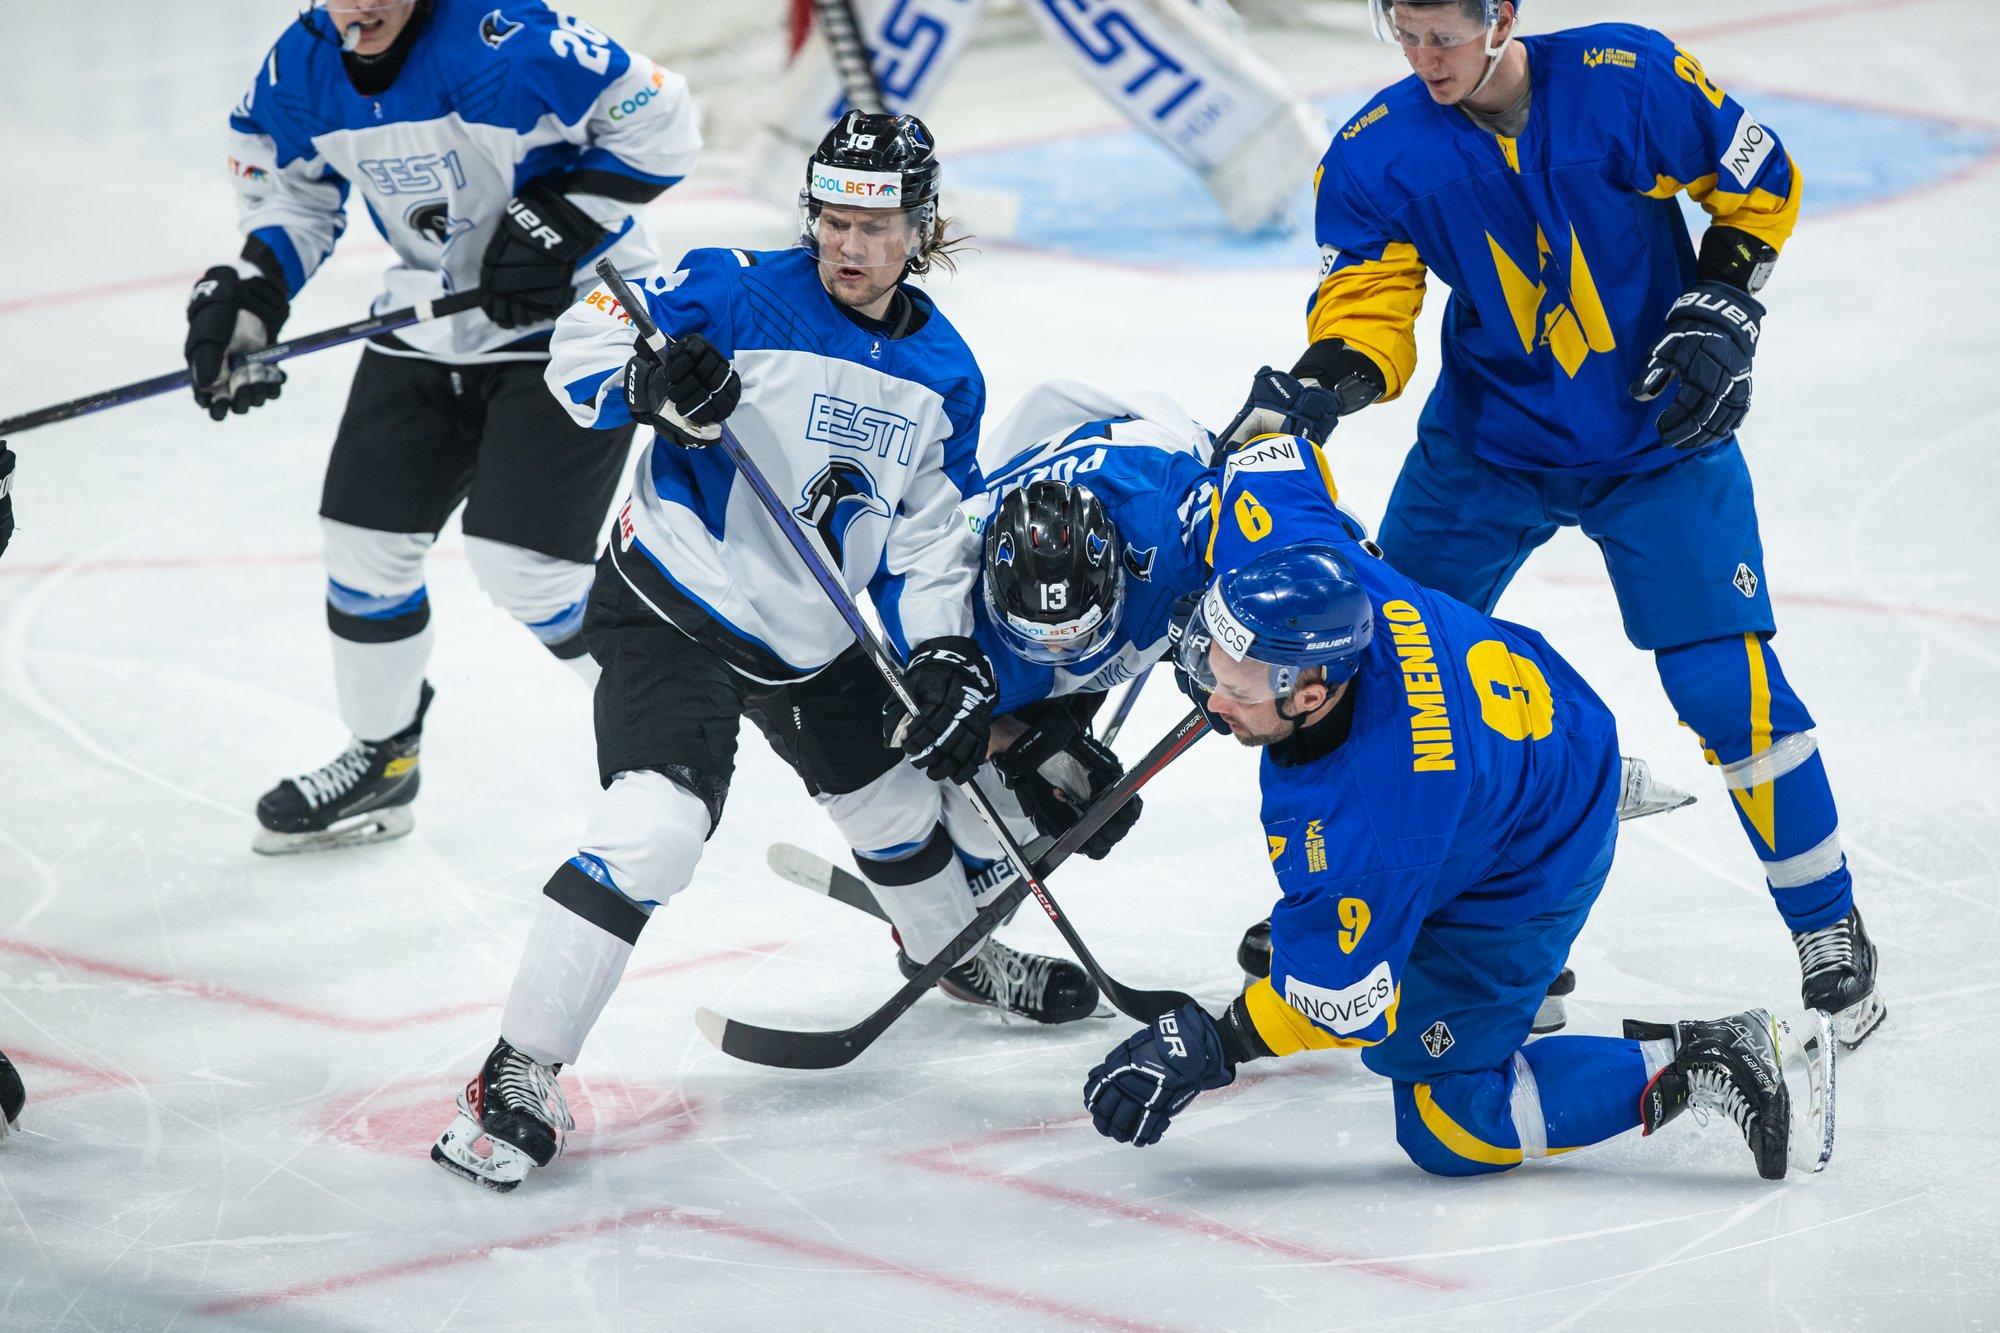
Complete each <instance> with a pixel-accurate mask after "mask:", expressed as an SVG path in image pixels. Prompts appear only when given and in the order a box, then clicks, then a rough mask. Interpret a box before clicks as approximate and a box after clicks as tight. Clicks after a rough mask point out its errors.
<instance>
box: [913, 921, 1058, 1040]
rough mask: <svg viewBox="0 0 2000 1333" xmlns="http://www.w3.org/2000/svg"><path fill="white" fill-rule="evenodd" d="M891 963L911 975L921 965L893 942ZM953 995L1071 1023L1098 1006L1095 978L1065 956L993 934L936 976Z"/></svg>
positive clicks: (1045, 1019) (1025, 1015)
mask: <svg viewBox="0 0 2000 1333" xmlns="http://www.w3.org/2000/svg"><path fill="white" fill-rule="evenodd" d="M896 965H897V966H898V967H900V968H902V969H903V975H904V976H906V977H913V976H915V975H916V974H917V973H918V972H920V971H922V970H923V965H922V964H921V963H919V962H917V961H916V960H915V959H913V958H911V957H910V955H909V954H907V953H905V952H903V949H902V944H901V942H900V941H898V943H897V946H896ZM938 989H939V990H941V991H943V992H944V993H945V994H946V995H949V996H951V997H952V998H953V999H954V1000H964V1001H965V1002H966V1003H968V1004H983V1005H986V1006H988V1007H989V1008H994V1009H1000V1010H1004V1011H1005V1012H1007V1013H1010V1014H1019V1015H1021V1016H1022V1017H1023V1018H1031V1019H1033V1020H1034V1021H1035V1022H1037V1023H1074V1022H1076V1021H1077V1020H1078V1019H1079V1018H1089V1017H1090V1016H1091V1015H1092V1014H1094V1013H1096V1012H1097V983H1096V982H1094V981H1092V980H1091V979H1090V975H1089V974H1088V973H1086V972H1085V971H1084V970H1083V969H1082V968H1081V967H1079V966H1077V965H1076V964H1075V963H1073V962H1071V961H1070V960H1069V959H1067V958H1051V957H1049V956H1048V955H1046V954H1038V953H1023V952H1021V951H1020V950H1019V949H1011V948H1009V947H1007V946H1006V945H1004V944H1002V943H1001V942H1000V941H998V940H996V939H991V938H989V939H987V941H986V942H985V943H984V944H981V945H980V946H979V952H978V953H975V954H973V955H972V957H970V958H968V959H966V960H965V961H964V962H962V963H960V964H959V965H958V966H957V967H954V968H953V969H951V971H949V972H947V973H945V974H944V976H942V977H940V978H939V979H938Z"/></svg>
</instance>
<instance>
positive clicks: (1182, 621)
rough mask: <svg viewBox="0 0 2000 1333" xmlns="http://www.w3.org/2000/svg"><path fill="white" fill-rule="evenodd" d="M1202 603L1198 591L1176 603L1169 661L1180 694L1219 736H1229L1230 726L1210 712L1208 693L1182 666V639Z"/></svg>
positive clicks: (1169, 634) (1169, 633)
mask: <svg viewBox="0 0 2000 1333" xmlns="http://www.w3.org/2000/svg"><path fill="white" fill-rule="evenodd" d="M1200 601H1201V593H1200V592H1199V591H1197V592H1191V593H1189V594H1187V595H1186V596H1185V597H1182V598H1181V599H1180V600H1179V601H1177V602H1175V603H1174V609H1173V612H1172V613H1171V615H1170V616H1169V618H1168V620H1167V660H1168V661H1169V662H1172V663H1173V664H1174V684H1175V685H1176V686H1177V687H1178V688H1179V689H1180V692H1181V693H1182V694H1185V695H1186V696H1187V697H1188V702H1189V703H1191V704H1193V705H1194V706H1195V707H1196V708H1199V709H1200V710H1201V715H1202V716H1203V717H1204V718H1206V719H1208V725H1209V727H1210V728H1211V729H1213V730H1214V731H1215V733H1216V734H1217V735H1218V736H1227V735H1229V734H1230V730H1229V724H1228V723H1227V722H1224V721H1223V720H1222V719H1221V718H1219V717H1217V716H1216V715H1215V714H1214V713H1212V712H1210V711H1209V708H1208V691H1207V690H1204V689H1203V688H1202V687H1201V686H1199V685H1197V684H1195V683H1194V681H1193V679H1191V678H1190V677H1189V676H1188V673H1187V672H1185V671H1183V670H1181V666H1180V648H1181V639H1182V637H1183V636H1184V635H1186V633H1187V627H1188V621H1189V620H1190V619H1191V618H1192V617H1193V616H1194V608H1195V606H1196V605H1197V604H1198V603H1199V602H1200ZM1204 651H1206V650H1205V649H1204Z"/></svg>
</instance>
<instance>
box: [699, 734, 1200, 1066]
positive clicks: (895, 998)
mask: <svg viewBox="0 0 2000 1333" xmlns="http://www.w3.org/2000/svg"><path fill="white" fill-rule="evenodd" d="M1207 731H1208V722H1207V720H1206V719H1205V718H1203V716H1202V714H1201V710H1200V709H1196V710H1194V711H1193V712H1191V713H1189V714H1188V715H1187V716H1186V717H1184V718H1182V719H1181V720H1180V723H1179V725H1177V726H1176V727H1175V728H1174V729H1173V730H1172V731H1170V732H1168V733H1167V735H1166V736H1165V737H1163V738H1162V739H1161V741H1160V743H1159V744H1158V745H1155V746H1154V747H1153V748H1152V750H1151V751H1150V752H1149V753H1148V754H1147V755H1146V757H1145V758H1143V759H1141V760H1140V761H1139V762H1138V763H1136V764H1134V765H1133V766H1132V767H1131V768H1130V769H1129V770H1127V772H1126V774H1125V776H1124V777H1122V778H1120V779H1118V781H1117V782H1116V783H1114V784H1113V785H1112V786H1111V788H1110V789H1109V790H1108V791H1106V792H1105V793H1104V795H1102V796H1100V797H1098V798H1097V800H1096V801H1094V802H1093V803H1092V804H1091V806H1090V808H1089V809H1088V810H1086V811H1084V813H1083V818H1082V819H1080V820H1078V821H1077V823H1076V826H1075V827H1074V828H1072V829H1070V830H1069V832H1067V833H1065V834H1063V835H1062V837H1060V838H1058V839H1056V842H1055V845H1054V846H1052V847H1050V848H1049V850H1048V854H1047V855H1045V856H1043V857H1041V858H1040V859H1039V860H1038V861H1037V862H1036V863H1035V875H1036V876H1037V878H1038V879H1039V877H1040V876H1043V875H1046V874H1048V873H1049V872H1050V871H1052V870H1054V869H1055V868H1056V867H1057V866H1059V865H1061V864H1062V863H1063V862H1064V861H1066V860H1068V859H1069V857H1070V855H1071V854H1072V853H1073V852H1075V851H1076V849H1077V848H1079V847H1081V846H1082V845H1083V844H1084V843H1085V842H1087V841H1089V840H1090V837H1091V835H1092V834H1094V833H1096V832H1097V830H1098V829H1100V828H1102V827H1103V826H1104V823H1105V821H1106V820H1108V819H1110V818H1111V816H1112V815H1114V814H1116V813H1117V812H1118V810H1119V808H1120V807H1122V806H1123V805H1124V804H1125V802H1126V801H1128V800H1130V799H1131V798H1132V796H1133V795H1134V794H1135V793H1136V792H1137V791H1138V790H1139V788H1141V787H1143V786H1145V785H1146V783H1148V782H1149V781H1151V780H1152V779H1153V777H1154V776H1155V775H1157V774H1158V773H1159V771H1160V770H1161V769H1163V768H1165V767H1166V766H1167V765H1168V764H1170V763H1172V762H1173V761H1174V760H1175V759H1176V758H1178V757H1179V756H1180V755H1181V754H1182V753H1183V752H1185V751H1186V750H1187V749H1188V747H1190V746H1191V745H1193V744H1194V743H1195V742H1196V741H1198V740H1200V739H1201V738H1202V736H1203V735H1204V734H1205V733H1206V732H1207ZM1032 882H1034V881H1030V880H1029V879H1028V878H1027V877H1025V876H1020V875H1017V876H1015V877H1014V880H1013V882H1012V883H1010V884H1009V885H1008V886H1007V887H1006V888H1005V889H1003V890H1001V892H1000V893H999V895H998V896H997V897H995V898H994V899H993V900H992V901H991V902H989V903H987V904H986V906H984V907H982V908H980V909H979V911H978V912H977V913H976V914H975V915H974V916H973V918H972V920H971V922H970V923H968V924H967V926H966V927H965V929H964V930H961V931H959V932H958V934H957V935H956V936H954V937H953V938H952V941H951V943H950V944H947V945H946V946H945V947H944V948H943V949H942V950H940V951H939V952H938V955H937V957H935V958H933V959H931V961H930V962H928V963H926V964H924V966H923V968H922V969H921V970H919V971H918V972H917V973H916V974H915V975H914V976H912V977H911V978H910V979H909V980H908V981H905V982H904V983H903V985H902V988H901V989H900V990H898V991H897V992H896V993H895V994H894V995H892V996H890V997H889V999H888V1001H887V1002H886V1003H884V1004H883V1005H882V1006H881V1007H880V1008H878V1009H877V1010H876V1011H875V1012H874V1013H872V1014H870V1015H868V1017H866V1018H864V1019H862V1020H861V1021H860V1022H859V1023H856V1024H855V1025H854V1026H853V1027H850V1028H841V1029H838V1030H834V1031H823V1032H799V1031H795V1030H792V1029H787V1028H767V1027H760V1026H758V1025H757V1024H755V1023H745V1022H742V1021H741V1020H739V1019H734V1018H724V1017H723V1016H722V1015H721V1014H718V1013H716V1012H715V1011H714V1010H712V1009H706V1008H702V1009H697V1010H695V1026H696V1027H698V1028H700V1029H701V1035H702V1036H704V1037H707V1038H708V1040H709V1041H710V1042H711V1043H713V1044H714V1046H715V1047H716V1049H717V1050H720V1051H721V1052H723V1054H725V1055H732V1056H735V1057H736V1058H737V1059H739V1060H747V1061H749V1062H750V1063H752V1064H760V1065H772V1066H775V1067H777V1068H780V1069H838V1068H839V1067H840V1066H842V1065H844V1064H847V1063H848V1062H849V1061H851V1060H853V1059H854V1058H855V1057H856V1056H858V1055H860V1054H861V1052H863V1051H865V1050H867V1049H868V1048H869V1046H871V1045H873V1044H874V1042H875V1039H876V1038H877V1037H880V1036H881V1035H882V1034H883V1033H884V1032H886V1031H888V1030H889V1025H890V1024H891V1023H894V1022H895V1021H896V1020H897V1019H898V1018H901V1017H902V1016H903V1015H904V1013H906V1012H907V1011H908V1010H909V1008H910V1006H912V1005H914V1004H915V1003H916V1002H917V1001H918V1000H920V999H922V998H923V996H924V994H925V993H926V992H927V991H929V990H930V989H931V987H933V986H935V985H937V982H938V978H939V977H942V976H943V975H944V974H945V973H946V972H949V971H950V970H951V969H952V968H953V967H954V966H956V965H957V963H958V960H959V958H960V957H962V956H963V955H964V954H965V952H966V951H967V950H968V949H970V948H972V947H973V946H974V945H976V944H978V943H979V942H980V941H981V940H983V939H985V938H986V937H987V936H988V935H990V934H992V933H993V931H994V930H995V929H997V928H998V927H999V925H1000V923H1001V922H1002V921H1003V920H1004V919H1005V918H1006V916H1007V914H1008V913H1009V912H1011V911H1013V910H1014V907H1015V906H1016V905H1017V904H1018V903H1019V902H1020V901H1021V899H1023V898H1024V897H1026V896H1027V895H1028V891H1029V885H1030V884H1031V883H1032ZM870 901H871V902H872V901H873V898H872V896H871V898H870ZM857 905H858V904H857ZM862 910H863V911H866V910H867V909H866V908H863V909H862ZM1056 924H1057V925H1058V926H1064V925H1067V922H1064V921H1062V920H1060V919H1058V920H1057V922H1056ZM1113 984H1116V983H1113ZM1121 989H1123V988H1121ZM1110 993H1111V991H1110V987H1108V986H1107V987H1106V988H1105V994H1106V995H1107V996H1108V995H1110ZM1177 994H1178V992H1174V991H1164V992H1161V991H1142V992H1129V991H1128V992H1126V998H1148V999H1151V1000H1153V1001H1154V1002H1156V1003H1157V1002H1164V1001H1165V1000H1167V999H1169V998H1172V997H1173V996H1175V995H1177ZM1181 1002H1182V1003H1186V1002H1187V1000H1186V997H1182V999H1181ZM1120 1007H1121V1008H1122V1007H1123V1006H1120ZM1174 1007H1175V1008H1178V1007H1179V1005H1175V1006H1174ZM1161 1012H1164V1010H1163V1011H1161Z"/></svg>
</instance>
